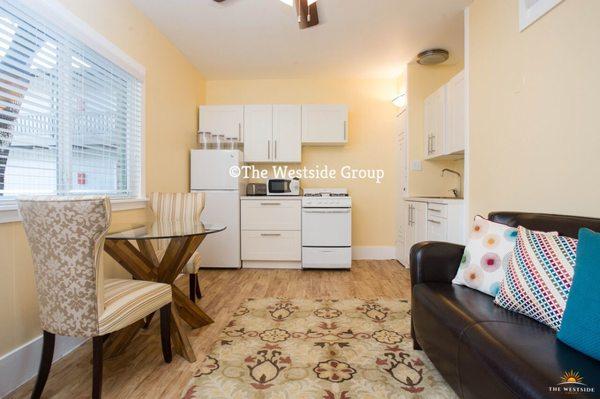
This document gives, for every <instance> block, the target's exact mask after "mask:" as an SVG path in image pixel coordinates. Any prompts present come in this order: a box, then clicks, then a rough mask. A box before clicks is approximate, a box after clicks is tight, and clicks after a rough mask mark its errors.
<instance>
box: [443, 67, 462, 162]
mask: <svg viewBox="0 0 600 399" xmlns="http://www.w3.org/2000/svg"><path fill="white" fill-rule="evenodd" d="M447 86H448V106H447V113H446V118H447V119H446V152H447V153H448V154H456V153H460V152H464V150H465V136H466V134H465V133H466V132H465V129H466V123H465V122H466V120H465V118H466V94H467V93H466V90H467V89H466V86H465V73H464V71H462V72H460V73H459V74H458V75H456V76H455V77H453V78H452V79H451V80H450V82H448V85H447Z"/></svg>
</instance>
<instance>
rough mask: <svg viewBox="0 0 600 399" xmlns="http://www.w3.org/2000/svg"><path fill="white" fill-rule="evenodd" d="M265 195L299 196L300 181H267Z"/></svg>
mask: <svg viewBox="0 0 600 399" xmlns="http://www.w3.org/2000/svg"><path fill="white" fill-rule="evenodd" d="M267 195H300V180H299V179H292V180H289V179H269V180H267Z"/></svg>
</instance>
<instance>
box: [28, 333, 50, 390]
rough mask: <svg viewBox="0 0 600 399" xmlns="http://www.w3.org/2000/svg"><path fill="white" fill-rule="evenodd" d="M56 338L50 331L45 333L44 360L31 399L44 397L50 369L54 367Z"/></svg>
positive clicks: (41, 362)
mask: <svg viewBox="0 0 600 399" xmlns="http://www.w3.org/2000/svg"><path fill="white" fill-rule="evenodd" d="M55 339H56V336H55V335H54V334H52V333H50V332H48V331H44V345H43V348H42V359H41V361H40V368H39V371H38V376H37V380H36V381H35V388H34V389H33V393H32V394H31V399H39V398H41V397H42V392H43V391H44V387H45V386H46V381H48V375H49V374H50V367H52V358H53V357H54V342H55Z"/></svg>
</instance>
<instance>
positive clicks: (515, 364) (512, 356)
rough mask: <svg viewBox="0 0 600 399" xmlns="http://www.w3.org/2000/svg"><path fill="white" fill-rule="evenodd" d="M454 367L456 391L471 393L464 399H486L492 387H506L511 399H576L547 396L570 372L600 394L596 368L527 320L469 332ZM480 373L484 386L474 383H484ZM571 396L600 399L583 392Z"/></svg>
mask: <svg viewBox="0 0 600 399" xmlns="http://www.w3.org/2000/svg"><path fill="white" fill-rule="evenodd" d="M458 364H459V375H460V385H461V386H462V387H465V386H468V387H469V388H468V392H465V395H464V396H465V398H470V397H472V398H477V397H484V396H486V397H489V396H487V395H485V394H486V393H489V392H490V391H491V390H490V387H491V386H494V385H498V386H503V387H507V388H508V389H509V390H510V391H512V392H513V393H514V395H513V397H515V398H531V399H538V398H539V399H542V398H548V397H558V398H562V397H574V396H573V395H572V394H571V395H568V394H564V393H563V394H561V393H560V392H558V393H554V392H553V393H550V390H551V389H554V390H561V389H562V388H563V387H565V386H564V385H562V386H561V385H558V384H559V383H561V376H562V375H563V374H564V373H565V372H568V371H571V370H573V371H575V372H579V374H580V375H581V376H582V377H583V381H582V382H583V383H584V384H586V385H587V386H588V387H589V388H595V392H596V394H597V393H598V391H599V390H600V363H599V362H597V361H595V360H594V359H592V358H591V357H588V356H586V355H584V354H582V353H581V352H578V351H576V350H574V349H572V348H570V347H569V346H567V345H565V344H563V343H562V342H560V341H559V340H558V339H557V338H556V335H555V334H554V331H553V330H552V329H551V328H549V327H547V326H545V325H543V324H540V323H537V322H535V321H534V320H531V319H524V320H522V321H514V322H506V321H485V322H480V323H477V324H474V325H472V326H470V327H469V328H468V329H467V330H465V331H464V333H463V334H462V337H461V341H460V347H459V350H458ZM474 373H475V375H474ZM484 373H485V376H486V377H485V380H484V382H478V381H476V380H475V381H474V380H473V378H484V377H483V375H484ZM478 376H479V377H478ZM467 393H468V394H467ZM481 395H484V396H481ZM575 396H576V397H577V398H588V397H590V398H591V397H598V396H594V393H589V394H588V393H585V392H583V393H582V392H580V393H578V394H577V395H575Z"/></svg>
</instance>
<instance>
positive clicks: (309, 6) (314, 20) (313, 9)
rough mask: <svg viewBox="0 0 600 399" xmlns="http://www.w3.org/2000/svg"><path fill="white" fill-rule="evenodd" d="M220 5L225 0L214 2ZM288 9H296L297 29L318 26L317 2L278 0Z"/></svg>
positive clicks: (311, 0)
mask: <svg viewBox="0 0 600 399" xmlns="http://www.w3.org/2000/svg"><path fill="white" fill-rule="evenodd" d="M214 1H216V2H217V3H222V2H223V1H225V0H214ZM280 1H281V2H283V3H285V4H287V5H288V6H290V7H295V8H296V13H297V14H298V27H299V28H300V29H306V28H310V27H311V26H315V25H318V24H319V14H318V12H317V0H280Z"/></svg>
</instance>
